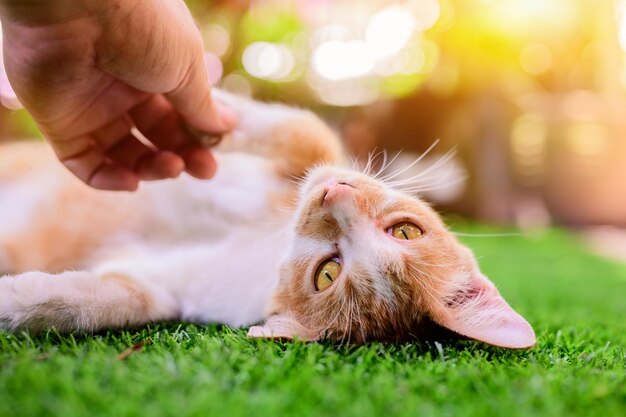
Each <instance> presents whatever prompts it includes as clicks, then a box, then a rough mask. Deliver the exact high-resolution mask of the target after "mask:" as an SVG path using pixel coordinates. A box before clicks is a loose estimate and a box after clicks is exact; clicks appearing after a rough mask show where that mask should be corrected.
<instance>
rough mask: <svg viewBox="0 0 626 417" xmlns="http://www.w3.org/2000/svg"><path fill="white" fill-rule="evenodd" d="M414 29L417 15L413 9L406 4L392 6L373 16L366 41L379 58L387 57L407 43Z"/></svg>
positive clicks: (368, 26)
mask: <svg viewBox="0 0 626 417" xmlns="http://www.w3.org/2000/svg"><path fill="white" fill-rule="evenodd" d="M435 3H436V2H435ZM414 30H415V17H414V16H413V14H412V13H411V11H410V10H409V9H408V8H406V7H404V6H391V7H387V8H385V9H383V10H381V11H380V12H378V13H376V14H375V15H374V16H372V18H371V19H370V21H369V24H368V25H367V29H366V31H365V41H366V42H367V45H368V47H369V48H371V50H372V52H373V53H374V54H375V55H376V56H377V57H378V58H387V57H390V56H392V55H394V54H396V53H397V52H398V51H400V50H401V49H402V48H403V47H404V46H405V45H406V44H407V42H408V41H409V39H410V38H411V35H413V32H414Z"/></svg>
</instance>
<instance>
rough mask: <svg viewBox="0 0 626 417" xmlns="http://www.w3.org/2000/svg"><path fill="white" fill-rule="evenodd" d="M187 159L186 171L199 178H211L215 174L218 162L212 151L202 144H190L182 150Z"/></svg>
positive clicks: (185, 159)
mask: <svg viewBox="0 0 626 417" xmlns="http://www.w3.org/2000/svg"><path fill="white" fill-rule="evenodd" d="M180 154H181V156H182V157H183V160H184V161H185V171H187V172H188V173H189V174H190V175H192V176H194V177H196V178H199V179H203V180H204V179H210V178H213V176H214V175H215V171H216V170H217V162H215V158H214V157H213V154H212V153H211V151H209V150H208V149H206V148H203V147H201V146H197V145H194V146H190V147H187V148H185V149H183V150H182V151H181V152H180Z"/></svg>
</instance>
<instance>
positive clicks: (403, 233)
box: [389, 222, 424, 240]
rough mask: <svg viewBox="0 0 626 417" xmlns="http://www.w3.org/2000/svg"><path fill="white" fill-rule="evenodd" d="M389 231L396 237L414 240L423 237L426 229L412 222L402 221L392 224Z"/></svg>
mask: <svg viewBox="0 0 626 417" xmlns="http://www.w3.org/2000/svg"><path fill="white" fill-rule="evenodd" d="M389 233H390V234H391V236H393V237H395V238H396V239H402V240H413V239H418V238H420V237H422V235H423V234H424V231H423V230H422V229H420V228H419V226H417V225H415V224H413V223H411V222H400V223H397V224H395V225H393V226H391V227H390V228H389Z"/></svg>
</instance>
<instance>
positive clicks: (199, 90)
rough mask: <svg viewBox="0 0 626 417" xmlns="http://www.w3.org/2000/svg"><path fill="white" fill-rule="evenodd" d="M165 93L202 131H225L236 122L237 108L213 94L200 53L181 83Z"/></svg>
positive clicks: (191, 123)
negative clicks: (229, 106)
mask: <svg viewBox="0 0 626 417" xmlns="http://www.w3.org/2000/svg"><path fill="white" fill-rule="evenodd" d="M165 96H166V97H167V98H168V100H169V101H170V102H171V103H172V105H173V106H174V108H175V109H176V111H177V112H178V113H179V114H180V115H181V116H182V117H183V119H184V120H185V121H186V122H187V123H188V124H189V125H190V126H192V127H194V128H196V129H198V130H200V131H202V132H207V133H216V134H220V133H224V132H227V131H229V130H231V129H232V128H234V127H235V124H236V123H237V117H236V115H235V112H234V111H233V110H231V109H230V108H228V107H226V106H224V105H222V104H221V103H217V102H216V101H214V100H213V98H212V97H211V86H210V84H209V79H208V75H207V71H206V67H205V65H204V60H203V59H201V55H200V57H199V58H198V59H196V60H194V61H193V62H192V63H191V65H190V67H189V68H188V70H187V72H186V74H185V76H184V77H183V79H182V81H181V83H180V84H179V85H178V86H177V87H176V88H175V89H174V90H172V91H170V92H169V93H165Z"/></svg>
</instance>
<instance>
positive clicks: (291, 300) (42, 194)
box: [0, 93, 534, 347]
mask: <svg viewBox="0 0 626 417" xmlns="http://www.w3.org/2000/svg"><path fill="white" fill-rule="evenodd" d="M218 95H219V97H221V99H223V100H226V101H228V102H229V104H230V105H231V106H232V107H233V108H235V110H236V111H237V112H238V115H239V119H240V121H239V123H240V124H239V127H238V128H237V130H236V131H235V132H234V133H233V134H232V135H230V136H229V137H227V138H225V140H224V141H223V143H222V144H221V145H220V147H219V148H218V150H217V158H218V163H219V170H218V174H217V176H216V177H215V178H214V179H213V180H210V181H200V180H195V179H192V178H190V177H187V176H184V177H181V178H179V179H176V180H172V181H161V182H156V183H149V184H144V185H143V186H142V187H141V189H140V190H139V191H138V192H137V193H132V194H127V193H111V192H102V191H95V190H91V189H89V188H87V187H86V186H84V185H82V184H81V183H79V182H78V181H77V180H75V179H74V178H73V177H71V176H70V174H68V173H66V172H65V171H64V170H63V168H62V167H61V166H60V164H58V162H57V161H55V159H54V157H53V155H51V154H50V152H49V151H47V149H46V148H45V147H44V145H42V144H32V143H28V144H18V145H8V146H3V147H0V273H2V272H3V270H4V272H6V273H13V275H8V276H4V277H0V328H5V329H9V330H17V329H22V328H29V329H32V330H42V329H45V328H49V327H52V326H54V327H56V328H57V329H58V330H60V331H72V330H87V331H94V330H98V329H102V328H107V327H125V326H133V325H141V324H144V323H147V322H150V321H155V320H191V321H199V322H220V323H225V324H229V325H232V326H247V325H251V324H254V323H257V322H260V321H262V320H264V319H267V318H268V317H269V316H270V315H271V317H270V319H269V320H268V322H267V324H266V326H265V327H255V328H253V329H252V330H251V335H252V336H258V337H294V336H295V337H300V338H303V339H308V340H315V339H318V338H320V337H324V335H327V336H329V337H331V338H335V339H342V340H343V339H348V340H350V339H352V340H356V341H358V342H364V341H366V340H370V339H395V338H396V337H395V336H394V335H395V334H396V333H397V338H398V339H399V338H405V337H406V336H407V334H408V333H411V332H414V333H417V330H416V329H415V327H416V326H419V322H420V320H421V319H422V318H423V317H425V316H428V317H430V318H432V319H434V320H435V321H436V322H438V323H440V324H442V325H444V326H446V327H449V328H451V329H453V330H455V331H457V332H459V333H462V334H465V335H467V336H470V337H474V338H477V339H480V340H485V341H487V342H489V343H493V344H498V345H501V346H508V347H526V346H530V345H532V344H533V343H534V335H532V330H529V329H530V328H529V326H528V325H527V323H525V321H523V319H521V317H519V316H517V315H515V313H514V312H513V311H512V310H510V308H508V305H506V303H505V302H504V301H503V300H502V299H501V298H499V294H498V295H497V297H496V296H495V294H497V291H496V290H495V288H493V287H492V286H491V284H490V283H489V282H488V281H486V279H484V281H483V278H476V277H477V276H478V275H479V273H478V272H477V268H476V267H475V263H474V261H473V257H471V253H470V252H469V251H467V250H466V249H464V248H463V247H461V246H460V245H459V244H458V243H457V242H456V240H455V239H454V238H453V237H452V236H451V235H450V234H449V233H447V232H446V231H445V229H444V228H443V225H442V224H441V223H440V221H439V220H438V219H437V218H436V216H435V215H434V214H432V213H431V211H430V209H428V208H426V206H423V203H421V202H419V201H416V200H411V201H410V202H409V200H408V197H406V196H404V195H402V194H399V192H396V191H389V192H388V193H387V191H385V193H387V194H385V195H384V196H383V194H381V192H380V190H377V188H376V187H379V186H378V185H375V184H374V182H375V181H377V180H375V179H369V178H368V176H367V175H364V174H362V173H357V172H353V171H351V170H349V169H345V168H332V166H342V165H343V164H344V156H343V153H342V150H341V146H340V143H339V141H338V139H337V138H336V137H335V135H334V134H333V133H332V132H331V130H330V129H328V128H327V127H326V126H325V125H324V124H323V123H322V122H321V121H319V120H318V119H317V118H316V117H315V116H313V115H312V114H310V113H308V112H305V111H302V110H296V109H292V108H288V107H285V106H281V105H267V104H260V103H255V102H252V101H248V100H244V99H239V98H234V97H232V96H228V95H224V94H220V93H218ZM322 164H326V165H330V166H331V167H320V168H317V169H313V171H312V172H311V174H310V175H308V177H307V181H305V183H304V185H303V186H302V187H299V185H298V184H297V182H296V181H294V179H293V178H294V177H304V176H305V175H306V174H307V172H308V171H309V170H311V168H312V167H314V166H316V165H322ZM339 177H341V178H339ZM343 181H349V182H348V184H349V185H348V186H343V185H342V184H344V182H343ZM325 184H326V185H325ZM376 184H377V183H376ZM355 187H356V189H358V190H363V191H359V192H362V193H369V194H367V195H365V194H364V196H360V195H357V194H355V195H353V194H352V193H353V192H354V191H353V190H354V189H355ZM322 191H324V193H323V195H318V194H319V193H320V192H322ZM316 193H317V194H316ZM344 194H345V195H344ZM370 194H371V195H370ZM396 196H397V199H398V200H399V201H402V200H407V202H406V204H409V205H410V204H417V205H419V207H417V206H416V207H417V208H415V209H413V208H410V209H409V208H407V207H408V205H406V204H405V207H404V208H398V210H400V209H402V210H405V211H407V212H408V211H411V212H413V213H415V212H420V213H421V212H422V211H423V212H424V213H423V216H419V217H424V218H425V217H428V220H424V222H425V223H424V224H426V225H427V228H428V229H431V230H432V232H431V234H430V235H427V237H428V239H435V240H433V241H432V242H433V245H434V246H433V250H435V248H436V246H437V245H446V247H445V248H443V249H441V250H437V251H435V252H433V253H432V255H429V256H432V259H430V261H431V264H427V263H424V262H423V261H424V259H427V260H428V259H429V258H426V256H427V255H428V252H427V251H424V250H422V249H420V250H421V252H422V253H424V255H423V257H424V259H422V258H420V260H421V261H422V263H418V265H424V266H425V268H426V269H428V268H430V269H429V270H428V271H429V272H427V271H423V274H424V275H423V278H424V282H427V281H428V279H430V277H435V278H436V280H435V281H433V282H432V283H431V284H432V287H431V289H430V290H427V291H426V293H420V290H419V289H417V290H416V289H413V288H412V287H411V285H413V284H411V282H409V283H406V282H404V278H402V279H398V278H397V276H398V275H403V274H402V273H401V272H398V271H399V270H403V271H404V263H405V261H403V259H405V258H403V256H408V255H407V254H404V255H403V254H401V253H395V252H394V251H398V250H399V251H404V252H406V251H407V250H408V249H407V248H412V247H407V246H404V247H400V246H397V245H398V244H397V243H396V242H394V241H392V240H390V241H389V242H387V241H385V242H383V243H384V245H386V246H384V247H382V246H381V248H379V249H377V250H376V252H374V253H373V254H372V255H370V256H369V257H370V258H372V257H373V258H376V257H377V256H379V255H378V254H380V257H381V263H389V265H392V264H393V265H396V266H389V268H391V269H389V272H388V273H385V274H386V275H384V276H386V277H390V279H391V277H393V279H392V281H393V282H387V281H386V280H380V279H378V278H375V276H376V275H377V274H378V272H372V271H378V270H379V269H380V268H379V267H378V266H376V265H365V264H362V263H360V262H362V261H360V260H359V259H358V258H355V259H354V260H351V255H350V253H354V252H357V251H363V252H366V251H368V250H371V247H370V248H365V247H362V248H360V249H359V248H358V245H357V243H355V242H358V240H353V239H351V238H350V236H351V235H354V234H355V233H357V234H358V233H361V232H360V230H363V233H366V231H367V230H369V228H370V226H369V225H368V224H369V223H368V224H366V222H365V220H363V221H361V220H360V219H359V216H360V215H361V212H363V211H368V213H369V214H368V218H371V219H374V217H376V216H377V215H373V214H371V213H370V212H371V211H373V210H374V209H373V208H372V207H375V206H376V204H378V203H380V204H382V202H383V201H387V202H388V203H389V202H390V201H391V202H393V203H394V204H395V201H392V200H394V199H396ZM331 197H332V198H331ZM320 198H321V200H320ZM333 199H334V200H333ZM370 199H372V200H371V201H370ZM379 200H380V201H379ZM320 201H321V205H320ZM385 204H387V203H385ZM411 207H412V206H411ZM379 211H380V213H383V211H384V210H382V209H381V210H379ZM385 215H386V214H385ZM411 215H412V214H411ZM316 216H317V217H316ZM320 216H321V217H320ZM381 216H383V214H381ZM318 217H319V218H318ZM381 218H382V217H381ZM375 220H376V221H375V224H376V225H378V224H379V223H380V222H381V221H382V220H379V219H378V217H376V219H375ZM317 222H320V223H319V224H318V223H317ZM356 223H359V224H360V226H359V229H357V230H353V231H352V232H350V233H348V232H346V231H347V230H349V229H350V228H354V227H355V226H354V225H355V224H356ZM431 224H432V226H431ZM378 227H379V226H376V227H375V228H374V229H372V230H370V232H368V233H370V234H369V235H364V236H363V237H362V239H361V240H360V241H362V243H364V244H367V240H368V239H382V240H385V239H387V237H381V236H385V235H384V234H383V235H379V234H378V229H377V228H378ZM380 227H382V230H383V231H384V230H385V227H387V226H385V225H383V226H380ZM294 232H295V234H294ZM343 233H346V234H347V235H348V236H347V240H344V236H343ZM403 244H404V243H403ZM412 244H413V245H415V244H417V243H412ZM350 245H352V246H350ZM354 245H357V246H354ZM394 245H396V246H394ZM329 246H330V247H331V248H330V249H329ZM348 246H349V247H350V248H349V249H348ZM370 246H371V245H370ZM332 247H334V248H335V249H332ZM344 247H345V249H344ZM448 248H449V250H450V253H446V250H447V249H448ZM444 249H445V250H444ZM325 251H326V252H328V251H330V252H332V251H338V252H341V253H344V251H345V253H344V255H345V260H342V262H345V266H346V268H345V269H346V270H347V269H348V267H350V268H351V271H350V273H351V274H356V278H355V277H352V276H349V277H348V276H347V277H345V278H343V279H342V280H341V282H340V280H337V281H338V282H337V283H335V284H334V285H333V286H334V287H337V288H333V289H332V291H326V292H324V293H323V294H320V293H315V291H312V290H311V288H310V287H311V285H309V284H308V282H309V278H308V276H309V275H311V274H313V273H314V272H311V271H310V269H311V268H313V269H312V271H315V266H316V265H317V263H319V262H320V259H317V258H315V257H316V256H318V255H317V253H322V252H325ZM330 252H329V253H328V255H331V254H332V253H330ZM387 252H389V253H388V255H384V254H385V253H387ZM404 252H402V253H404ZM308 256H311V257H313V258H315V259H316V260H313V261H311V262H307V263H304V262H303V261H302V260H301V259H302V258H303V257H308ZM420 256H422V255H420ZM382 258H384V259H382ZM390 259H391V260H390ZM394 259H395V260H394ZM415 259H417V258H415ZM444 262H445V263H444ZM461 263H463V265H461ZM309 264H310V265H309ZM351 265H352V266H351ZM427 265H430V266H427ZM408 266H410V265H408ZM368 268H372V270H371V271H370V270H368ZM394 268H398V271H396V270H395V269H394ZM444 269H445V270H444ZM33 270H42V271H53V272H57V273H56V274H52V273H46V272H25V271H33ZM64 271H65V272H64ZM355 271H361V272H360V275H359V274H357V273H356V272H355ZM15 274H17V275H15ZM299 274H304V276H303V277H301V276H300V275H299ZM346 274H348V273H347V272H346ZM438 275H441V276H444V275H448V276H450V277H449V278H450V279H449V282H448V283H440V281H441V279H440V278H438V277H437V276H438ZM457 275H458V276H457ZM359 277H362V278H359ZM481 277H482V276H481ZM435 278H433V279H435ZM474 278H476V279H478V280H479V281H480V283H479V284H475V285H474V284H472V283H475V282H478V281H476V280H474ZM394 280H395V281H394ZM359 281H361V282H360V283H359ZM396 281H397V282H396ZM470 281H471V282H470ZM305 284H306V285H305ZM396 284H397V285H396ZM420 285H422V286H423V285H424V284H423V283H422V284H420ZM426 285H430V284H428V283H427V284H426ZM465 287H468V288H470V287H471V288H470V289H467V288H465ZM333 291H334V293H338V292H340V291H346V292H347V293H350V294H351V295H350V297H351V298H350V300H351V301H349V303H348V304H349V311H348V306H346V305H345V299H346V297H345V296H344V297H339V294H335V295H333ZM494 291H495V293H493V292H494ZM418 293H419V294H418ZM492 293H493V294H494V295H493V299H487V298H486V297H482V295H484V294H492ZM428 294H430V295H432V294H441V298H440V299H438V300H431V301H428V299H429V298H430V295H428ZM455 294H456V295H455ZM459 294H460V295H459ZM468 294H469V295H468ZM476 294H479V295H481V297H482V298H480V300H479V301H477V302H475V303H474V304H475V305H474V304H472V302H469V303H466V302H465V299H466V298H467V297H472V296H474V295H476ZM335 296H337V297H338V298H337V299H336V300H335V299H331V298H329V297H335ZM324 297H325V298H324ZM355 297H358V298H363V300H361V301H362V302H363V303H367V304H362V305H361V307H359V302H356V301H355V300H354V298H355ZM368 297H369V298H370V299H368ZM455 297H456V298H455ZM459 297H460V298H459ZM463 297H465V298H463ZM457 298H458V299H459V300H460V299H463V303H464V305H463V306H462V307H463V308H461V307H459V308H458V309H456V307H455V306H454V305H452V304H453V303H455V302H456V301H455V300H456V299H457ZM474 298H477V299H478V297H474ZM483 298H484V299H483ZM339 299H341V300H343V303H341V302H339V301H337V300H339ZM394 303H397V304H398V305H393V304H394ZM416 303H419V304H424V305H423V306H422V305H419V306H418V305H415V306H413V307H411V306H412V305H413V304H416ZM429 303H434V304H432V306H433V307H432V308H429V307H428V306H429V305H430V304H429ZM450 303H452V304H450ZM502 303H504V304H502ZM367 305H370V306H373V307H371V308H372V309H371V311H370V310H369V308H368V307H367ZM481 306H482V307H481ZM494 306H495V307H494ZM503 306H506V308H504V307H503ZM357 308H358V309H359V311H358V313H357V312H356V309H357ZM326 309H329V311H326ZM330 309H332V311H330ZM361 309H363V311H361ZM492 310H493V311H492ZM500 310H501V311H500ZM456 311H458V312H461V311H462V313H458V314H457V313H456ZM474 312H477V314H476V317H478V319H473V318H468V317H466V316H468V315H470V314H474ZM498 314H500V316H498ZM461 316H462V317H461ZM517 317H519V319H521V320H522V321H523V323H522V322H520V321H519V320H518V319H517ZM309 319H310V320H309ZM381 321H386V323H383V324H381V323H380V322H381ZM344 322H345V324H344ZM487 322H491V325H488V324H485V323H487ZM339 323H341V327H338V326H339ZM494 323H496V324H497V325H495V324H494ZM498 323H499V324H498ZM494 325H495V326H496V327H497V328H498V329H499V330H498V329H496V333H497V335H496V336H492V335H490V334H486V333H485V331H486V332H487V333H489V332H490V331H491V330H493V329H491V327H493V326H494ZM468 326H469V327H472V326H473V327H477V328H478V330H476V329H473V330H471V331H466V327H468ZM490 326H491V327H490ZM498 326H500V327H498ZM503 328H504V329H505V332H511V334H512V336H511V337H508V336H506V335H505V336H502V334H501V333H502V331H503V330H502V329H503ZM322 333H324V334H322ZM484 333H485V334H486V335H485V334H484ZM520 335H521V336H520ZM531 335H532V337H531ZM516 337H517V339H516ZM520 337H521V339H520ZM518 339H520V340H518Z"/></svg>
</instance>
